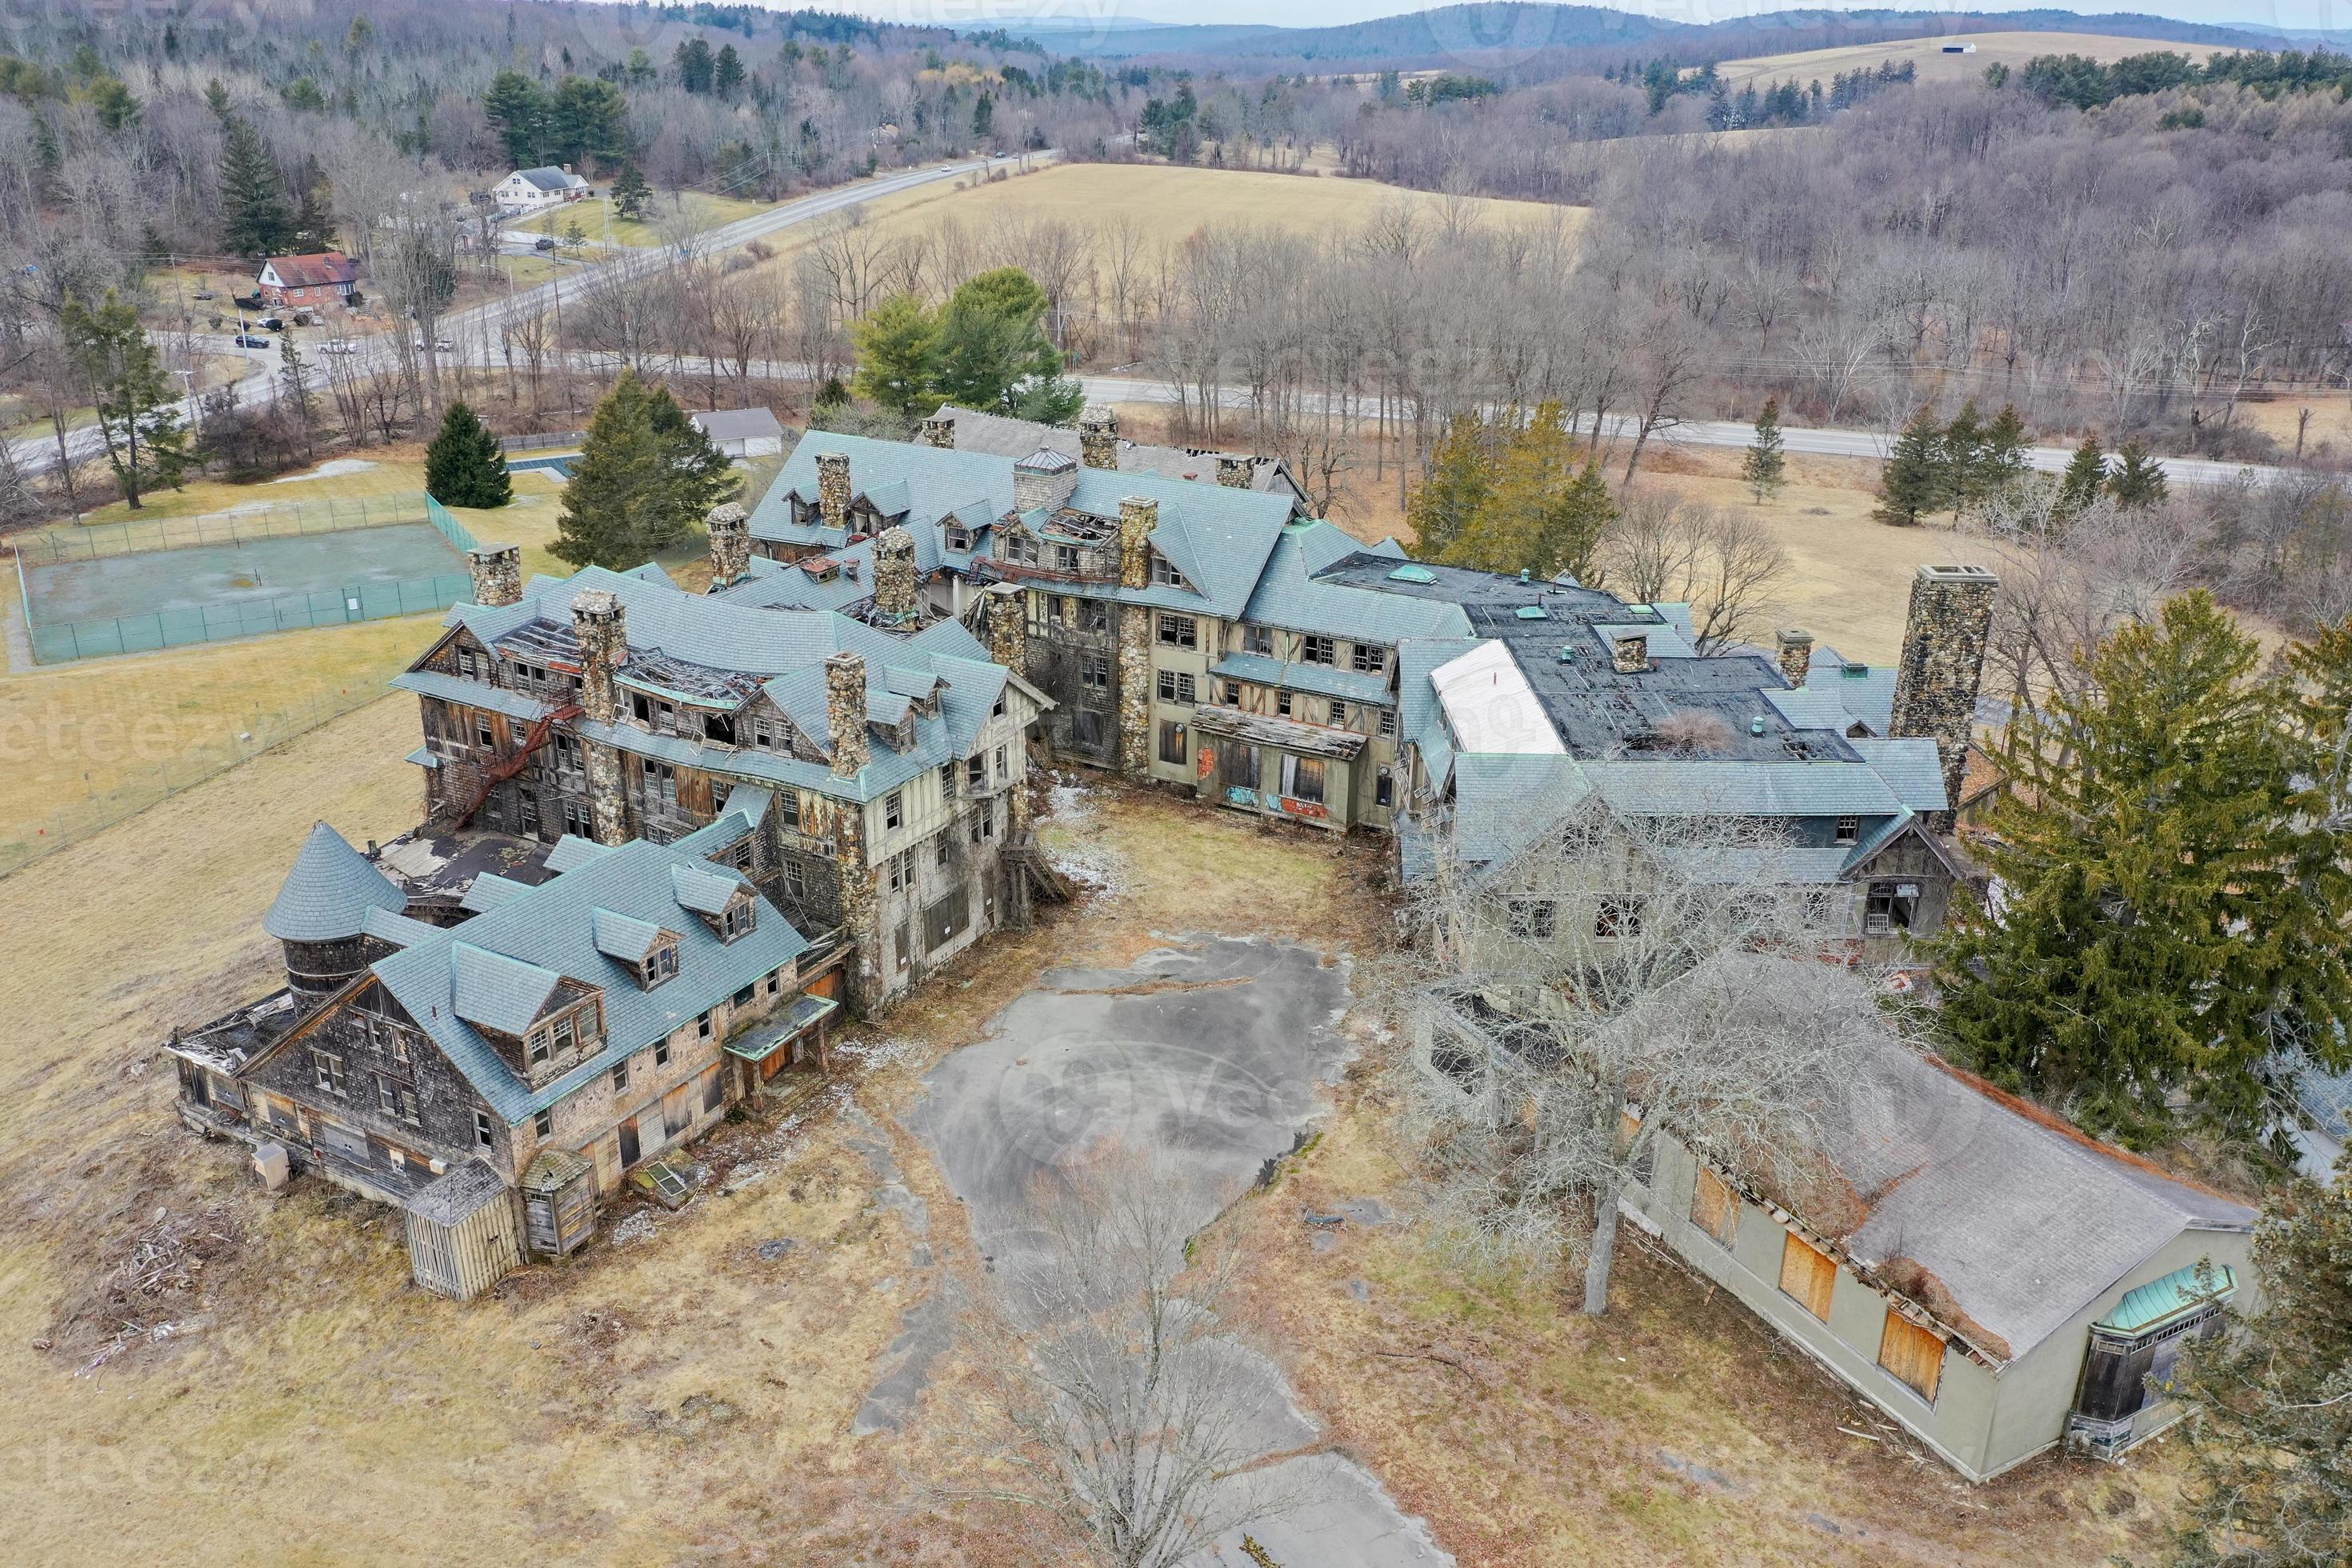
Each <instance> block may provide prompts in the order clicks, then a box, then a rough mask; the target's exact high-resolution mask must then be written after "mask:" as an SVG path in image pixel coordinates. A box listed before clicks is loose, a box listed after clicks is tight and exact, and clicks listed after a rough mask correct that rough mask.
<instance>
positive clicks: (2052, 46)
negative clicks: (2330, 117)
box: [1716, 33, 2214, 87]
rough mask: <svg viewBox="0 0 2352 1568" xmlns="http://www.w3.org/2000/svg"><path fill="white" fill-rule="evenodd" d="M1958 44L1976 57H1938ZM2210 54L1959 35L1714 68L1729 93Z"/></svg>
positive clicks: (2206, 49)
mask: <svg viewBox="0 0 2352 1568" xmlns="http://www.w3.org/2000/svg"><path fill="white" fill-rule="evenodd" d="M1959 43H1969V44H1974V45H1975V46H1976V47H1977V48H1976V53H1974V54H1972V55H1948V54H1946V53H1944V52H1943V49H1944V46H1945V45H1946V44H1959ZM2213 52H2214V51H2213V49H2212V48H2211V47H2210V46H2206V45H2199V44H2175V43H2168V42H2165V41H2164V40H2162V39H2158V38H2130V37H2112V36H2110V35H2108V34H2105V33H1959V34H1954V35H1952V36H1951V37H1943V36H1941V35H1938V36H1936V37H1926V38H1906V39H1901V40H1898V41H1895V42H1893V43H1884V44H1855V45H1853V46H1851V47H1846V48H1838V49H1804V50H1801V51H1799V52H1797V53H1795V54H1787V55H1759V56H1757V57H1754V58H1749V59H1744V60H1726V61H1724V62H1723V63H1722V64H1721V65H1719V66H1717V67H1716V72H1717V75H1719V76H1722V77H1723V78H1724V79H1727V80H1728V81H1729V82H1730V83H1731V84H1732V85H1733V86H1734V87H1737V86H1738V85H1739V84H1740V83H1741V82H1743V81H1746V80H1748V79H1750V78H1759V79H1764V80H1768V81H1785V80H1794V81H1797V82H1800V83H1802V82H1808V81H1811V80H1812V79H1814V78H1815V77H1819V78H1820V79H1822V82H1823V83H1824V84H1826V83H1827V82H1828V81H1829V79H1830V78H1832V77H1833V76H1835V75H1837V74H1838V73H1839V72H1840V71H1850V70H1876V69H1877V68H1879V67H1880V66H1881V65H1886V64H1895V65H1900V64H1901V63H1902V62H1903V61H1905V60H1909V61H1911V62H1912V64H1913V65H1914V66H1916V68H1917V69H1918V72H1919V79H1920V80H1921V81H1974V80H1976V79H1979V78H1980V77H1981V76H1983V75H1984V68H1985V67H1987V66H1989V65H1992V64H1994V63H1995V62H1998V63H2000V64H2002V65H2005V66H2007V67H2009V68H2011V70H2017V69H2021V68H2023V67H2024V65H2025V63H2026V62H2027V61H2028V60H2031V59H2032V58H2034V57H2035V56H2037V55H2084V56H2087V57H2088V58H2092V59H2095V60H2098V61H2101V62H2103V63H2105V62H2111V61H2115V60H2119V59H2122V58H2125V57H2126V56H2127V55H2145V54H2155V53H2167V54H2176V55H2186V56H2188V57H2189V58H2190V59H2192V60H2196V61H2199V62H2200V63H2201V62H2202V61H2203V60H2204V59H2205V58H2206V57H2207V56H2208V55H2210V54H2212V53H2213Z"/></svg>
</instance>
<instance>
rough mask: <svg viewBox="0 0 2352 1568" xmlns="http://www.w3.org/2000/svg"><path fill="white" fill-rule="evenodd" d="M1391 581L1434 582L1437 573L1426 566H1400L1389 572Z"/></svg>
mask: <svg viewBox="0 0 2352 1568" xmlns="http://www.w3.org/2000/svg"><path fill="white" fill-rule="evenodd" d="M1389 581H1390V582H1391V583H1434V582H1436V581H1437V574H1436V573H1434V572H1432V571H1431V570H1430V569H1429V568H1428V567H1426V566H1409V565H1408V566H1400V567H1398V568H1397V569H1396V570H1395V571H1393V572H1391V573H1390V574H1389Z"/></svg>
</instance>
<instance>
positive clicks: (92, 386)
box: [58, 289, 194, 511]
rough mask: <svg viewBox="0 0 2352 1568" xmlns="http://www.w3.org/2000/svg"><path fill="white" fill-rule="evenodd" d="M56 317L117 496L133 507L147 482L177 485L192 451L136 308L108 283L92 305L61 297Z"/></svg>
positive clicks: (139, 501) (175, 393) (149, 484)
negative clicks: (93, 415)
mask: <svg viewBox="0 0 2352 1568" xmlns="http://www.w3.org/2000/svg"><path fill="white" fill-rule="evenodd" d="M58 329H59V331H60V334H61V335H62V336H63V338H64V340H65V344H66V350H67V353H68V354H69V355H70V357H71V361H72V364H73V370H74V374H75V376H76V378H77V379H78V380H79V382H80V383H81V387H82V391H83V393H84V395H87V396H88V397H89V401H90V404H91V405H92V406H93V407H95V408H96V409H97V411H98V428H99V436H100V439H101V440H102V441H103V442H104V443H105V446H106V462H107V466H108V467H109V468H111V469H112V470H113V472H114V479H115V482H116V483H117V484H118V485H120V486H121V488H122V499H123V500H125V501H126V502H128V503H129V505H130V507H131V510H133V511H136V510H139V509H140V507H141V506H142V504H144V503H143V502H142V499H141V498H142V495H143V494H144V493H145V492H146V490H147V489H150V488H152V486H154V485H159V484H162V485H170V486H172V487H173V489H177V488H179V484H180V480H181V479H182V478H183V477H184V476H185V474H186V472H187V469H188V465H189V464H190V463H191V462H193V461H194V458H193V457H192V456H191V454H190V453H189V451H188V432H187V429H186V427H185V426H184V425H183V424H182V423H181V420H180V412H179V402H178V399H179V393H178V389H177V388H175V387H173V385H172V383H171V377H169V376H168V375H166V374H164V373H163V356H162V355H161V354H160V353H157V352H156V350H155V344H154V342H152V340H150V339H149V337H148V336H147V331H146V329H145V328H144V327H142V326H141V325H140V323H139V311H138V308H137V307H136V306H133V305H131V303H129V302H128V301H127V300H123V299H121V297H119V296H118V295H116V294H115V293H114V292H113V291H112V290H111V289H110V290H108V292H107V296H106V299H105V301H104V302H103V303H101V304H100V305H99V306H97V307H96V308H95V309H92V308H90V307H88V306H85V305H84V304H83V303H82V302H81V301H80V300H76V299H72V298H68V300H66V302H65V309H64V310H62V311H61V312H60V314H59V318H58Z"/></svg>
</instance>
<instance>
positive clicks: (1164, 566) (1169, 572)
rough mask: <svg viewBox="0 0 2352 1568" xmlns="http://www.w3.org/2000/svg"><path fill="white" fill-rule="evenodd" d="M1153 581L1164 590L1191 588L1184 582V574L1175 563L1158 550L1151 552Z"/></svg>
mask: <svg viewBox="0 0 2352 1568" xmlns="http://www.w3.org/2000/svg"><path fill="white" fill-rule="evenodd" d="M1151 580H1152V581H1153V582H1154V583H1156V584H1159V585H1160V587H1162V588H1184V587H1190V586H1191V584H1188V583H1186V582H1185V581H1184V574H1182V573H1181V572H1179V571H1177V570H1176V567H1175V565H1174V563H1171V561H1170V560H1169V559H1168V557H1166V556H1165V555H1162V554H1160V552H1158V551H1157V550H1155V551H1153V552H1151Z"/></svg>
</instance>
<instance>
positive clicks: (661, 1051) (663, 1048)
mask: <svg viewBox="0 0 2352 1568" xmlns="http://www.w3.org/2000/svg"><path fill="white" fill-rule="evenodd" d="M654 1066H656V1067H657V1068H666V1067H667V1066H669V1041H667V1039H664V1040H657V1041H656V1042H655V1043H654Z"/></svg>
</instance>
